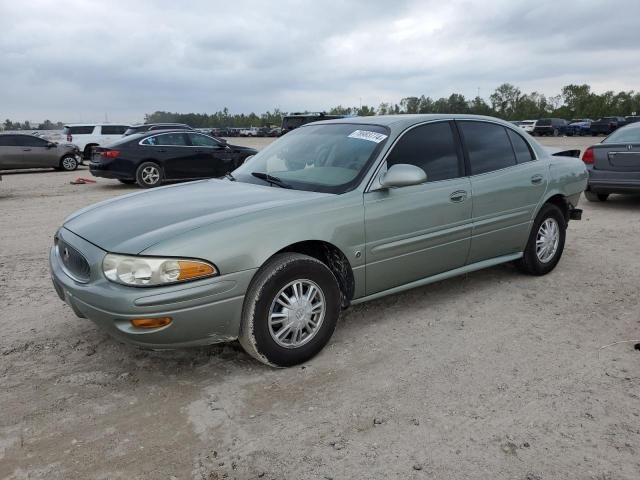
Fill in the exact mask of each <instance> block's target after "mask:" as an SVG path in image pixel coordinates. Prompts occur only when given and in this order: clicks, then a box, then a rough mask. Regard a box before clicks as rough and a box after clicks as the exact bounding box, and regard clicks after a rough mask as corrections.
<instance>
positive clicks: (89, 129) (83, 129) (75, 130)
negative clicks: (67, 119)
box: [64, 126, 95, 135]
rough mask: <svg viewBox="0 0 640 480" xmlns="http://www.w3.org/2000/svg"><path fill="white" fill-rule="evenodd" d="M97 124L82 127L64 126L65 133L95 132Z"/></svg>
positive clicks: (87, 133) (82, 133)
mask: <svg viewBox="0 0 640 480" xmlns="http://www.w3.org/2000/svg"><path fill="white" fill-rule="evenodd" d="M94 128H95V126H82V127H64V134H65V135H89V134H91V133H93V129H94Z"/></svg>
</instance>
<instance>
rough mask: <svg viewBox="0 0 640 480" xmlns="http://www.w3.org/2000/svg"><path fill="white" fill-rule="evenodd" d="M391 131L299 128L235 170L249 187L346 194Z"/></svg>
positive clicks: (353, 127)
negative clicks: (249, 184)
mask: <svg viewBox="0 0 640 480" xmlns="http://www.w3.org/2000/svg"><path fill="white" fill-rule="evenodd" d="M388 136H389V132H388V130H387V128H385V127H383V126H380V125H366V124H345V123H340V124H324V125H307V126H304V127H301V128H298V129H296V130H294V131H292V132H290V133H288V134H287V135H285V136H284V137H282V138H280V139H279V140H277V141H275V142H273V143H272V144H271V145H269V146H268V147H267V148H265V149H264V150H262V151H261V152H259V153H258V154H256V156H254V157H253V158H251V159H249V160H248V161H247V162H245V163H244V164H243V165H242V166H240V167H239V168H238V169H236V170H235V171H234V172H233V176H234V177H235V178H236V179H237V180H239V181H241V182H248V183H259V184H266V185H277V183H274V182H272V181H270V180H268V179H267V178H265V176H264V175H259V176H255V175H253V173H258V174H266V175H269V176H270V177H275V178H277V179H278V181H279V183H281V184H284V185H286V186H288V187H291V188H294V189H296V190H307V191H313V192H327V193H344V192H347V191H349V190H352V189H353V188H355V187H356V186H357V185H358V183H359V182H360V181H361V179H362V177H363V176H364V175H365V173H366V172H367V169H368V168H369V165H370V164H371V162H372V161H373V159H374V158H375V156H376V155H377V154H378V152H379V151H380V150H381V149H382V147H383V145H384V144H385V142H386V140H387V138H388Z"/></svg>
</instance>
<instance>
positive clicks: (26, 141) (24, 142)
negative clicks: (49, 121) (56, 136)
mask: <svg viewBox="0 0 640 480" xmlns="http://www.w3.org/2000/svg"><path fill="white" fill-rule="evenodd" d="M16 137H17V139H18V145H20V146H21V147H46V146H47V143H49V142H47V141H45V140H42V139H41V138H38V137H32V136H30V135H17V136H16Z"/></svg>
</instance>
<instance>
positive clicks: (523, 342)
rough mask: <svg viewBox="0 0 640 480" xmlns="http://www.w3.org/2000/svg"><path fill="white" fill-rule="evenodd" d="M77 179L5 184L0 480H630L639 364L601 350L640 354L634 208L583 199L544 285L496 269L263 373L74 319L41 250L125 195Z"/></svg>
mask: <svg viewBox="0 0 640 480" xmlns="http://www.w3.org/2000/svg"><path fill="white" fill-rule="evenodd" d="M232 141H235V142H238V143H249V144H253V145H258V146H262V145H264V144H265V142H268V141H269V140H265V139H255V140H254V139H250V140H246V139H242V140H240V139H232ZM591 141H592V139H591V138H582V139H571V138H565V139H563V138H560V139H551V140H549V141H547V142H546V143H552V144H556V145H558V146H581V145H582V146H584V145H586V144H589V143H590V142H591ZM80 175H85V176H86V175H89V173H88V171H87V170H86V169H82V170H79V171H78V172H75V173H61V172H37V173H19V174H7V175H3V177H4V179H3V181H2V182H0V327H1V331H2V334H1V337H0V338H1V340H0V478H9V479H27V478H28V479H73V478H81V479H85V478H96V479H135V478H152V479H167V480H168V479H191V478H193V479H198V480H214V479H222V478H229V479H231V478H237V479H252V478H263V479H293V480H298V479H336V480H338V479H360V478H364V479H389V478H394V479H395V478H398V479H491V480H495V479H505V480H506V479H510V480H512V479H516V480H548V479H561V478H562V479H564V478H567V479H593V480H619V479H628V480H635V479H638V478H640V351H637V350H634V344H633V343H621V344H617V345H614V346H611V347H608V348H605V349H602V350H601V349H600V347H602V346H604V345H607V344H610V343H613V342H617V341H623V340H636V339H640V302H639V300H638V286H639V285H640V268H638V267H639V266H640V248H639V242H638V239H639V238H640V198H629V197H620V196H612V197H611V199H610V201H608V202H606V203H603V204H590V203H587V202H586V201H583V203H582V207H583V208H584V217H583V220H582V221H581V222H572V223H571V225H570V228H569V230H568V238H567V246H566V249H565V252H564V256H563V258H562V260H561V262H560V264H559V266H558V268H556V270H555V271H554V272H553V273H552V274H550V275H548V276H546V277H542V278H533V277H527V276H523V275H521V274H519V273H518V272H517V271H516V270H515V269H514V268H513V267H512V266H510V265H505V266H500V267H496V268H492V269H489V270H486V271H482V272H477V273H474V274H470V275H466V276H463V277H460V278H456V279H452V280H448V281H444V282H441V283H438V284H434V285H431V286H428V287H424V288H419V289H416V290H412V291H409V292H406V293H403V294H398V295H393V296H390V297H387V298H384V299H381V300H378V301H374V302H372V303H369V304H364V305H360V306H357V307H354V308H351V309H350V310H348V311H347V312H345V314H344V315H343V316H342V318H341V321H340V322H339V325H338V329H337V331H336V333H335V336H334V337H333V340H332V341H331V343H330V344H329V345H328V347H327V348H326V349H325V350H324V351H323V352H322V353H321V354H320V355H319V356H318V357H316V358H315V359H313V360H312V361H311V362H309V363H308V364H306V365H304V366H302V367H297V368H292V369H288V370H274V369H270V368H266V367H264V366H262V365H260V364H258V363H256V362H255V361H253V360H252V359H251V358H249V357H248V356H247V355H245V354H244V353H243V352H242V351H241V350H240V348H239V347H238V346H236V345H234V344H231V345H223V346H212V347H209V348H201V349H192V350H181V351H173V352H150V351H144V350H139V349H136V348H133V347H130V346H126V345H121V344H119V343H117V342H115V341H114V340H112V339H111V338H110V337H107V336H106V335H105V334H103V333H102V332H100V331H98V330H97V329H96V328H95V327H94V326H93V324H92V323H90V322H89V321H87V320H81V319H79V318H76V317H75V316H74V314H73V313H72V311H71V310H70V309H69V308H68V307H67V306H66V305H65V304H63V303H62V302H61V301H60V300H59V299H58V297H57V296H56V294H55V292H54V290H53V288H52V286H51V284H50V280H49V274H48V266H47V250H48V248H49V246H50V244H51V242H52V235H53V233H54V231H55V229H56V228H57V226H58V225H60V223H61V222H62V220H63V218H65V217H66V216H67V215H68V214H70V213H71V212H73V211H74V210H76V209H78V208H80V207H83V206H86V205H88V204H91V203H93V202H97V201H99V200H103V199H106V198H110V197H113V196H116V195H120V194H123V193H127V192H129V191H131V190H133V188H132V187H128V186H124V185H121V184H119V183H117V182H115V181H109V180H104V179H99V180H98V183H97V184H95V185H80V186H73V185H70V184H69V181H70V180H72V179H73V178H75V177H77V176H80Z"/></svg>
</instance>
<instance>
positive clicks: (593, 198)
mask: <svg viewBox="0 0 640 480" xmlns="http://www.w3.org/2000/svg"><path fill="white" fill-rule="evenodd" d="M584 196H585V198H586V199H587V200H589V201H590V202H606V201H607V198H609V194H608V193H594V192H590V191H589V190H587V191H585V192H584Z"/></svg>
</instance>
